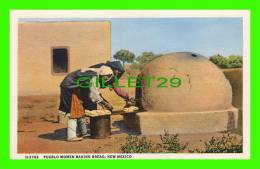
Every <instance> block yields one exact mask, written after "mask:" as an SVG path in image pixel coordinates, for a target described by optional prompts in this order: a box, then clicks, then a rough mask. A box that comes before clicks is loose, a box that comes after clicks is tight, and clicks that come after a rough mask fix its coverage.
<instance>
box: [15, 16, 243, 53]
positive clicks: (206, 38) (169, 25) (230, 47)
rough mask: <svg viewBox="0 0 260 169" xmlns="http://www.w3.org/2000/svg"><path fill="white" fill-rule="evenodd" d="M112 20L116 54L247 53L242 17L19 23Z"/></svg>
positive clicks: (114, 51)
mask: <svg viewBox="0 0 260 169" xmlns="http://www.w3.org/2000/svg"><path fill="white" fill-rule="evenodd" d="M88 20H109V21H110V22H111V29H112V55H113V54H115V53H116V52H117V51H118V50H120V49H127V50H130V51H131V52H133V53H134V54H135V55H136V56H138V55H140V54H141V53H142V52H145V51H150V52H153V53H155V54H165V53H171V52H180V51H190V52H195V53H199V54H202V55H204V56H207V57H209V56H212V55H214V54H222V55H224V56H228V55H231V54H238V55H242V54H243V21H242V18H124V19H119V18H112V19H109V18H101V19H95V18H93V19H84V18H66V19H64V18H63V19H62V18H49V19H44V18H41V19H39V18H37V19H36V18H24V19H20V20H19V21H22V22H25V21H28V22H31V21H33V22H35V21H36V22H45V21H55V22H56V21H88Z"/></svg>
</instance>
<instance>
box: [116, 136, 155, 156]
mask: <svg viewBox="0 0 260 169" xmlns="http://www.w3.org/2000/svg"><path fill="white" fill-rule="evenodd" d="M121 150H122V151H123V152H124V153H149V152H151V151H153V144H152V142H151V141H150V140H147V139H146V137H142V138H138V137H137V136H128V137H127V138H126V144H125V145H123V146H122V147H121Z"/></svg>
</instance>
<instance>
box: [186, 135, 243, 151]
mask: <svg viewBox="0 0 260 169" xmlns="http://www.w3.org/2000/svg"><path fill="white" fill-rule="evenodd" d="M204 144H205V145H204V146H205V149H204V150H198V149H195V150H191V151H190V152H197V153H242V152H243V144H242V140H240V141H239V140H238V139H237V137H236V136H231V135H230V134H223V135H222V137H220V138H216V137H212V138H211V139H210V140H209V141H208V142H205V143H204Z"/></svg>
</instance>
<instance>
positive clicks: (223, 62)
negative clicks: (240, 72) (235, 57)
mask: <svg viewBox="0 0 260 169" xmlns="http://www.w3.org/2000/svg"><path fill="white" fill-rule="evenodd" d="M209 60H210V61H211V62H213V63H215V64H216V65H217V66H218V67H219V68H228V60H227V58H225V57H224V56H222V55H214V56H211V57H210V58H209Z"/></svg>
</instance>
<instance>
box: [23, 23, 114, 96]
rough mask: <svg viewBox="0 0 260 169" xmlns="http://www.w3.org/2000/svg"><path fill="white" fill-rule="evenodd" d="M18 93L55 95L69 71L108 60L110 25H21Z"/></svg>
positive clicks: (109, 54) (109, 53)
mask: <svg viewBox="0 0 260 169" xmlns="http://www.w3.org/2000/svg"><path fill="white" fill-rule="evenodd" d="M18 32H19V33H18V94H19V95H20V96H21V95H57V94H59V84H60V82H61V81H62V79H63V78H64V76H65V75H67V74H68V73H69V72H71V71H74V70H77V69H80V68H85V67H88V66H90V65H93V64H96V63H99V62H105V61H107V60H109V59H110V57H111V24H110V22H109V21H90V22H21V23H19V30H18Z"/></svg>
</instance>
